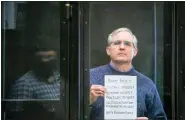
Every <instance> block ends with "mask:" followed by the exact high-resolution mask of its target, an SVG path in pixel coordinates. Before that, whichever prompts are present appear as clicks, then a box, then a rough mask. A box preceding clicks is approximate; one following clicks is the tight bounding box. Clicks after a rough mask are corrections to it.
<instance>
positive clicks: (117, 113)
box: [104, 75, 137, 120]
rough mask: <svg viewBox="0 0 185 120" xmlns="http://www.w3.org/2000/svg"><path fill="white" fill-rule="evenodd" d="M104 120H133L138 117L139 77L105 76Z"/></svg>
mask: <svg viewBox="0 0 185 120" xmlns="http://www.w3.org/2000/svg"><path fill="white" fill-rule="evenodd" d="M104 81H105V83H104V84H105V88H106V89H107V93H105V101H104V119H105V120H133V119H136V117H137V77H136V76H124V75H105V80H104Z"/></svg>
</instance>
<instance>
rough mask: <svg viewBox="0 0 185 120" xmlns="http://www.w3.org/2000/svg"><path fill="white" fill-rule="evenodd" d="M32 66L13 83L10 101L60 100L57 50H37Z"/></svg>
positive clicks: (46, 48) (47, 48)
mask: <svg viewBox="0 0 185 120" xmlns="http://www.w3.org/2000/svg"><path fill="white" fill-rule="evenodd" d="M34 53H35V54H34V59H33V60H34V65H33V67H32V70H30V71H28V72H27V73H26V74H24V75H23V76H22V77H20V78H19V79H18V80H16V81H15V84H14V85H13V86H12V90H11V95H10V98H11V99H24V100H30V99H31V100H32V99H43V100H60V79H61V78H60V73H59V70H58V67H57V50H55V49H53V48H49V47H45V48H44V47H43V48H37V50H36V51H35V52H34Z"/></svg>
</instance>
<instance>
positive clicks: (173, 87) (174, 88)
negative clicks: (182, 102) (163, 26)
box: [171, 3, 177, 119]
mask: <svg viewBox="0 0 185 120" xmlns="http://www.w3.org/2000/svg"><path fill="white" fill-rule="evenodd" d="M175 8H176V7H175V3H173V4H172V84H171V87H172V108H173V109H172V118H175V119H176V117H177V116H176V107H177V106H176V100H175V98H176V97H175V96H176V92H175V91H176V82H177V81H176V82H175V80H176V76H175V75H176V63H175V62H176V60H175V59H176V43H175V41H176V40H175V37H176V34H175V31H176V30H175V28H176V19H175V18H176V10H175Z"/></svg>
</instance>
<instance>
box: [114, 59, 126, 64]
mask: <svg viewBox="0 0 185 120" xmlns="http://www.w3.org/2000/svg"><path fill="white" fill-rule="evenodd" d="M115 62H116V63H118V64H124V63H129V61H128V60H125V59H118V60H115Z"/></svg>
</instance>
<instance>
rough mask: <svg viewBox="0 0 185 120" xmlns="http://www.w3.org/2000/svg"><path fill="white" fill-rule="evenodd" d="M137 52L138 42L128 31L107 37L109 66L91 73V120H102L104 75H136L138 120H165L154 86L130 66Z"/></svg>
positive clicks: (92, 70)
mask: <svg viewBox="0 0 185 120" xmlns="http://www.w3.org/2000/svg"><path fill="white" fill-rule="evenodd" d="M137 51H138V50H137V39H136V37H135V36H134V35H133V33H132V32H131V31H130V30H129V29H128V28H119V29H117V30H115V31H113V32H112V33H111V34H110V35H109V37H108V46H107V47H106V52H107V55H108V56H110V59H111V61H110V63H109V64H107V65H103V66H100V67H97V68H93V69H91V70H90V84H91V88H90V104H91V113H90V119H91V120H104V98H103V96H104V94H105V92H106V88H105V87H104V76H105V75H129V76H137V120H167V118H166V115H165V112H164V110H163V106H162V103H161V100H160V97H159V94H158V91H157V89H156V86H155V84H154V83H153V82H152V80H151V79H150V78H148V77H146V76H144V75H143V74H141V73H139V72H138V71H136V70H135V69H134V67H133V66H132V59H133V58H134V57H135V56H136V55H137Z"/></svg>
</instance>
